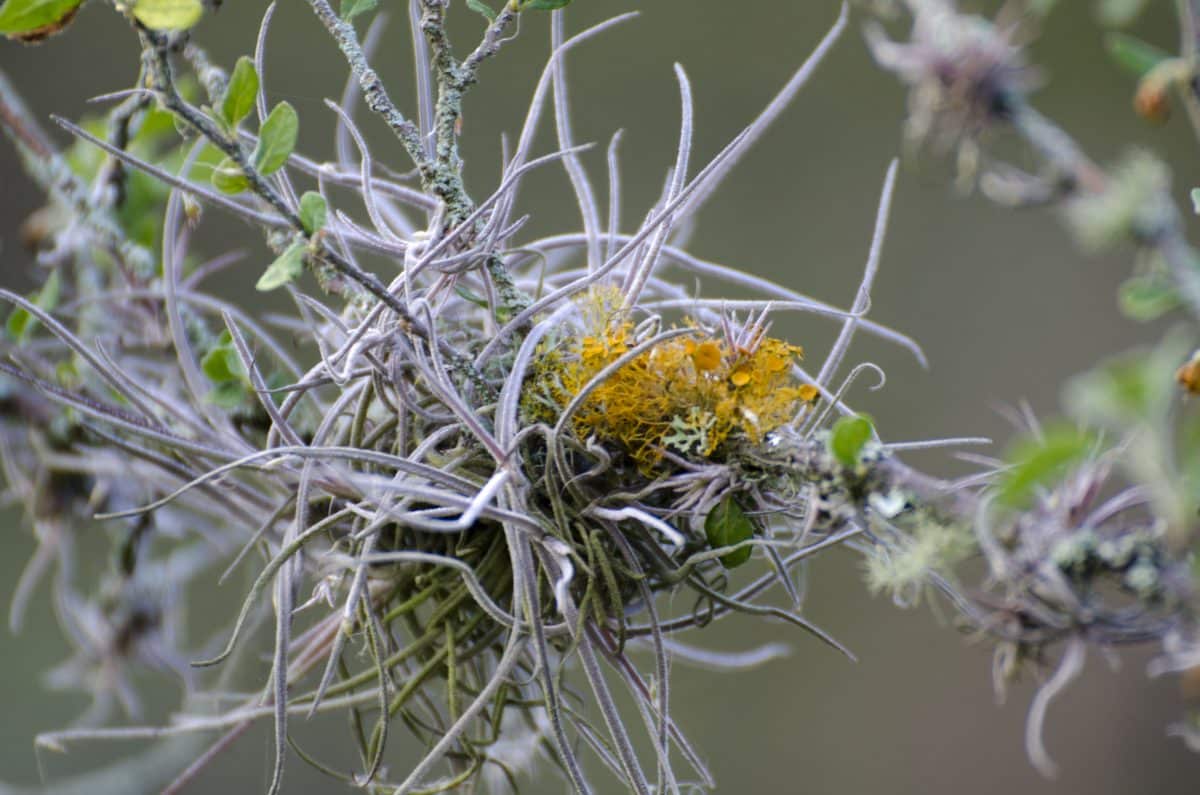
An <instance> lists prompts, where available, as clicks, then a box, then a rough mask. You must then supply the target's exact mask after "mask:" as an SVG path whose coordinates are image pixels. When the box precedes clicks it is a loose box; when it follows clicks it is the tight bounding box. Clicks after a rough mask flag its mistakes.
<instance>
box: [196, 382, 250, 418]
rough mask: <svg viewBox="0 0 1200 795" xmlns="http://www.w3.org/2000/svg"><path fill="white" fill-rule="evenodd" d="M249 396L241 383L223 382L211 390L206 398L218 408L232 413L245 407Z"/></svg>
mask: <svg viewBox="0 0 1200 795" xmlns="http://www.w3.org/2000/svg"><path fill="white" fill-rule="evenodd" d="M249 395H250V393H249V392H247V391H246V387H245V386H244V385H243V384H242V383H241V382H240V381H223V382H221V383H219V384H217V385H216V386H214V387H213V388H212V389H211V390H209V393H208V394H207V395H205V398H207V400H208V402H209V403H212V404H213V405H215V406H216V407H217V408H221V409H225V410H226V411H232V410H233V409H236V408H240V407H241V406H242V405H244V404H245V402H246V398H247V397H249Z"/></svg>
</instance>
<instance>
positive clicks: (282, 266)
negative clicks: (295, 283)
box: [254, 240, 304, 292]
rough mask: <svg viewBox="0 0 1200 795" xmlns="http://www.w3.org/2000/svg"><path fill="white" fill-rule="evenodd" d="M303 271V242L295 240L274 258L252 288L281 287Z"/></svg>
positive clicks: (263, 289) (271, 288) (265, 290)
mask: <svg viewBox="0 0 1200 795" xmlns="http://www.w3.org/2000/svg"><path fill="white" fill-rule="evenodd" d="M301 273H304V243H302V242H300V241H299V240H297V241H296V242H295V243H292V245H290V246H288V247H287V250H286V251H284V252H283V253H282V254H280V255H279V256H278V257H276V258H275V261H274V262H272V263H271V264H270V265H269V266H268V267H267V269H266V271H264V272H263V275H262V276H261V277H260V278H259V280H258V284H256V285H254V289H256V290H261V291H262V292H267V291H268V290H274V289H275V288H277V287H282V286H283V285H285V284H287V283H288V282H290V281H292V280H294V279H295V278H296V277H297V276H299V275H300V274H301Z"/></svg>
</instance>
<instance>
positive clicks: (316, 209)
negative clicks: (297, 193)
mask: <svg viewBox="0 0 1200 795" xmlns="http://www.w3.org/2000/svg"><path fill="white" fill-rule="evenodd" d="M328 215H329V208H328V207H327V206H326V204H325V197H324V196H322V195H321V194H319V193H317V192H316V191H311V190H310V191H305V193H304V195H303V196H301V197H300V223H302V224H304V231H305V232H308V233H309V234H310V235H314V234H316V233H317V232H320V231H321V230H322V229H324V228H325V220H326V218H327V217H328Z"/></svg>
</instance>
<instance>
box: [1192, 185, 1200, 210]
mask: <svg viewBox="0 0 1200 795" xmlns="http://www.w3.org/2000/svg"><path fill="white" fill-rule="evenodd" d="M1192 212H1194V213H1195V214H1196V215H1200V188H1192Z"/></svg>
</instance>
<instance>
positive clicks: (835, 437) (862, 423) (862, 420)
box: [829, 414, 874, 469]
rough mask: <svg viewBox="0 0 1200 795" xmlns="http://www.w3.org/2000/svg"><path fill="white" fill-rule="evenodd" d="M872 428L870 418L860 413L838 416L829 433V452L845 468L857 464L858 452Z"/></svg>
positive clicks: (869, 435) (867, 439)
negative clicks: (850, 415)
mask: <svg viewBox="0 0 1200 795" xmlns="http://www.w3.org/2000/svg"><path fill="white" fill-rule="evenodd" d="M873 429H874V426H872V425H871V420H870V419H869V418H867V417H866V416H864V415H862V414H858V415H856V416H853V417H841V418H839V419H838V421H837V422H835V423H834V424H833V430H832V431H830V433H829V452H831V453H833V457H834V458H836V459H837V460H838V463H840V464H841V465H842V466H844V467H846V468H847V469H852V468H854V467H856V466H858V454H859V453H861V452H862V449H863V446H864V445H866V443H867V442H868V441H869V440H870V438H871V432H872V430H873Z"/></svg>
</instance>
